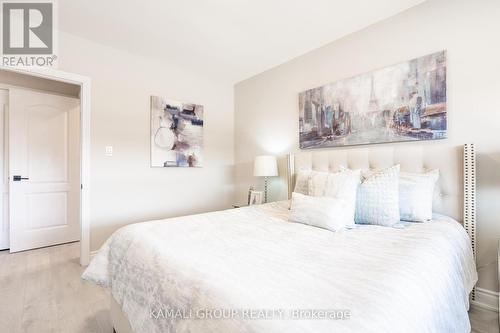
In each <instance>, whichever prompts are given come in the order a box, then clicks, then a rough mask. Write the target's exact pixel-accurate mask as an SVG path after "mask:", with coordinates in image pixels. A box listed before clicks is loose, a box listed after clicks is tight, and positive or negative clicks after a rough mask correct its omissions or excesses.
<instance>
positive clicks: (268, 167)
mask: <svg viewBox="0 0 500 333" xmlns="http://www.w3.org/2000/svg"><path fill="white" fill-rule="evenodd" d="M253 175H254V176H255V177H273V176H277V175H278V162H277V161H276V157H275V156H269V155H265V156H257V157H256V158H255V162H254V165H253Z"/></svg>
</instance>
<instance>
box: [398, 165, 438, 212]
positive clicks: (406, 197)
mask: <svg viewBox="0 0 500 333" xmlns="http://www.w3.org/2000/svg"><path fill="white" fill-rule="evenodd" d="M438 179H439V170H437V169H436V170H432V171H429V172H426V173H409V172H401V173H400V175H399V214H400V215H401V220H402V221H410V222H425V221H430V220H431V219H432V202H433V199H434V187H435V185H436V182H437V181H438Z"/></svg>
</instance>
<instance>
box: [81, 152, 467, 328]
mask: <svg viewBox="0 0 500 333" xmlns="http://www.w3.org/2000/svg"><path fill="white" fill-rule="evenodd" d="M400 147H401V148H398V146H396V147H391V148H367V149H351V150H345V151H341V150H335V151H320V152H314V153H301V154H297V155H295V156H290V157H289V158H288V167H287V170H288V172H287V181H288V184H289V186H288V187H289V188H293V182H294V175H295V173H296V172H297V170H299V169H304V168H311V169H315V170H332V171H334V170H335V169H336V168H338V167H339V166H340V165H344V166H347V167H351V168H356V167H358V168H361V167H363V168H368V167H372V168H380V167H385V166H388V165H392V164H395V163H399V164H401V168H402V169H404V170H408V171H419V170H423V169H426V168H439V169H440V170H441V174H442V177H441V181H440V186H439V189H438V191H436V196H435V207H436V209H435V210H436V214H435V215H434V217H433V221H432V222H428V223H401V224H399V225H398V226H397V227H392V228H389V227H379V226H370V225H363V226H361V225H357V226H356V227H354V228H351V229H346V230H342V231H338V232H331V231H328V230H324V229H320V228H315V227H311V226H307V225H303V224H297V223H290V222H288V214H289V210H288V207H289V202H288V201H286V200H285V201H282V202H276V203H271V204H266V205H260V206H252V207H246V208H239V209H231V210H225V211H219V212H213V213H207V214H199V215H191V216H185V217H180V218H173V219H166V220H159V221H149V222H144V223H138V224H133V225H129V226H126V227H124V228H121V229H120V230H118V231H117V232H115V233H114V234H113V235H112V236H111V237H110V238H109V239H108V241H107V242H106V243H105V244H104V245H103V247H102V248H101V250H100V251H99V253H98V254H97V256H96V257H95V258H94V259H93V261H92V262H91V264H90V266H89V267H88V269H87V270H86V271H85V272H84V275H83V278H84V279H86V280H89V281H92V282H94V283H98V284H100V285H102V286H104V287H106V288H109V289H110V291H111V295H112V299H111V303H112V304H111V313H112V321H113V326H114V328H115V330H116V331H117V332H118V333H130V332H136V333H137V332H152V333H153V332H285V331H286V332H333V331H335V332H469V331H470V324H469V320H468V315H467V310H468V306H469V294H470V293H471V291H472V290H473V287H474V285H475V283H476V281H477V273H476V268H475V260H474V251H473V247H472V246H471V238H472V239H473V237H472V236H473V234H471V231H472V232H473V227H474V223H473V222H474V220H473V217H474V215H473V213H474V212H473V209H474V205H473V204H474V202H473V199H474V197H473V186H471V182H473V174H471V172H473V169H474V168H473V166H471V164H470V163H472V162H471V161H472V160H471V154H473V150H471V147H470V146H468V147H465V154H464V150H463V147H446V148H443V146H441V147H439V146H434V145H433V146H430V145H429V146H427V147H422V146H415V145H411V149H408V146H400ZM403 148H404V149H403ZM424 148H425V149H424ZM464 157H465V158H464ZM463 163H465V164H463ZM463 180H465V181H463ZM471 200H472V201H471ZM458 221H460V222H462V223H464V224H465V226H466V228H464V225H463V224H462V223H460V222H458ZM466 231H469V233H467V232H466Z"/></svg>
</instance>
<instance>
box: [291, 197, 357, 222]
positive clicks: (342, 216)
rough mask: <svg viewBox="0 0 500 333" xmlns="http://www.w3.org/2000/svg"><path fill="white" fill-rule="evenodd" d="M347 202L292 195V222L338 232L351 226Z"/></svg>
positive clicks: (328, 198)
mask: <svg viewBox="0 0 500 333" xmlns="http://www.w3.org/2000/svg"><path fill="white" fill-rule="evenodd" d="M346 205H347V203H346V201H345V200H343V199H337V198H331V197H313V196H309V195H304V194H301V193H296V192H293V193H292V204H291V207H290V221H292V222H296V223H303V224H307V225H311V226H314V227H319V228H323V229H328V230H331V231H336V230H340V229H342V228H344V227H345V226H346V225H348V224H350V222H351V221H350V220H349V215H348V214H347V212H348V210H347V209H346Z"/></svg>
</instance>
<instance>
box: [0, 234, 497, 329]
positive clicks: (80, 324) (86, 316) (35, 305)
mask: <svg viewBox="0 0 500 333" xmlns="http://www.w3.org/2000/svg"><path fill="white" fill-rule="evenodd" d="M78 258H79V244H78V243H73V244H66V245H60V246H54V247H49V248H44V249H38V250H33V251H26V252H21V253H15V254H9V253H8V251H0V332H1V333H18V332H23V333H24V332H36V333H45V332H56V333H101V332H102V333H111V332H112V331H113V330H112V327H111V322H110V319H109V296H108V294H107V293H106V292H105V291H104V290H103V289H102V288H100V287H97V286H94V285H92V284H89V283H85V282H82V281H81V279H80V275H81V274H82V272H83V268H82V267H80V265H79V262H78ZM469 317H470V320H471V325H472V332H474V333H498V313H496V312H492V311H487V310H482V309H479V308H474V309H472V310H471V311H470V312H469ZM144 333H147V332H144Z"/></svg>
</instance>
